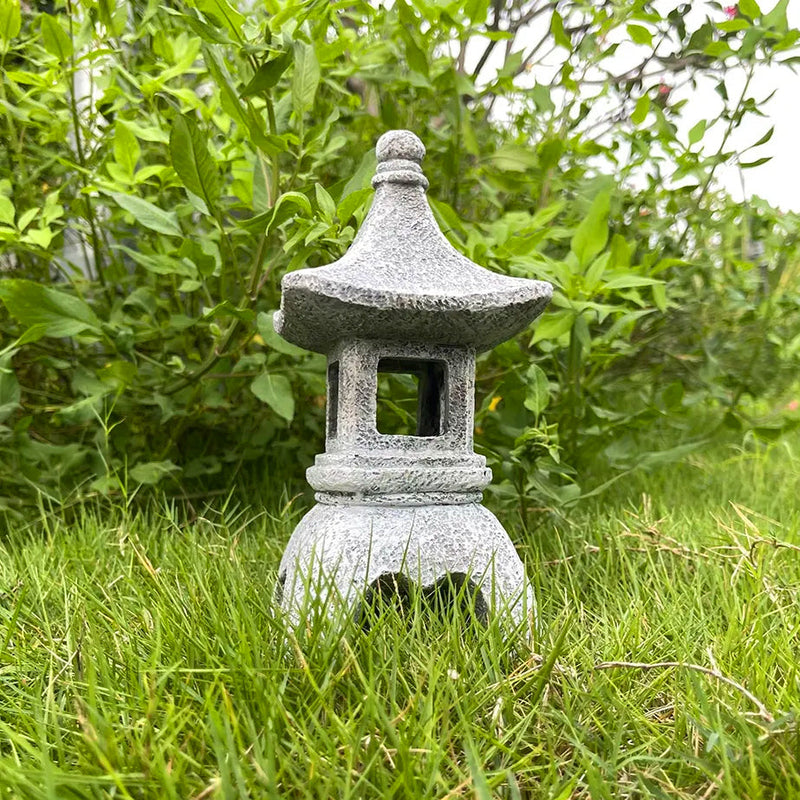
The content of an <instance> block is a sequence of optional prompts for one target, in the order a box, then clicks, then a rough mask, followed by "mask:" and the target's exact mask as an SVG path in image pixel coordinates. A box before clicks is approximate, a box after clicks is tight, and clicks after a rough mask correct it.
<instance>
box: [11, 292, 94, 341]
mask: <svg viewBox="0 0 800 800" xmlns="http://www.w3.org/2000/svg"><path fill="white" fill-rule="evenodd" d="M0 300H2V301H3V302H4V303H5V306H6V309H7V310H8V313H9V314H10V315H11V316H12V317H13V318H14V319H16V320H17V322H21V323H22V324H23V325H28V326H31V327H33V326H36V327H37V333H38V335H37V337H36V338H40V337H41V336H50V337H53V338H61V337H63V336H76V335H77V334H79V333H83V332H84V331H91V332H92V333H94V334H97V335H102V331H101V323H100V320H99V319H98V318H97V316H96V315H95V313H94V311H92V309H91V308H90V307H89V306H88V305H87V304H86V303H85V302H84V301H83V300H81V299H80V298H78V297H75V296H74V295H71V294H67V293H66V292H61V291H59V290H58V289H53V288H51V287H49V286H43V285H42V284H40V283H35V282H34V281H28V280H24V279H22V278H7V279H6V280H3V281H0ZM29 341H33V340H29Z"/></svg>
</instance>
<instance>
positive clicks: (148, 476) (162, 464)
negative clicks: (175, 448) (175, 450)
mask: <svg viewBox="0 0 800 800" xmlns="http://www.w3.org/2000/svg"><path fill="white" fill-rule="evenodd" d="M179 469H180V467H178V466H177V465H176V464H173V463H172V461H147V462H145V463H143V464H137V465H136V466H135V467H134V468H133V469H132V470H130V471H129V472H128V475H129V476H130V477H131V478H133V480H134V481H136V483H144V484H147V485H148V486H154V485H155V484H157V483H159V481H161V480H163V479H164V478H166V477H167V476H168V475H170V474H171V473H173V472H176V471H178V470H179Z"/></svg>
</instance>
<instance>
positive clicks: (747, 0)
mask: <svg viewBox="0 0 800 800" xmlns="http://www.w3.org/2000/svg"><path fill="white" fill-rule="evenodd" d="M738 9H739V13H740V14H744V15H745V16H746V17H749V18H750V19H752V20H754V19H756V18H757V17H760V16H761V9H760V8H759V7H758V3H757V2H756V0H739V3H738Z"/></svg>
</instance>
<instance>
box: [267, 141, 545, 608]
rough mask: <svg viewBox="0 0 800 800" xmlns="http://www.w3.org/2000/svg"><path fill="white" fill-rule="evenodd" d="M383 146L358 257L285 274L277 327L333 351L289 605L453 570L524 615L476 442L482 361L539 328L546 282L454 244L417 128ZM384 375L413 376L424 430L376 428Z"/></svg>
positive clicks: (292, 560)
mask: <svg viewBox="0 0 800 800" xmlns="http://www.w3.org/2000/svg"><path fill="white" fill-rule="evenodd" d="M376 153H377V157H378V168H377V172H376V175H375V178H374V180H373V186H375V189H376V192H375V199H374V201H373V204H372V207H371V209H370V211H369V214H368V215H367V218H366V219H365V221H364V224H363V226H362V228H361V230H360V231H359V234H358V236H357V237H356V240H355V241H354V243H353V245H352V247H351V248H350V250H348V252H347V253H346V254H345V256H344V257H343V258H341V259H340V260H339V261H337V262H335V263H333V264H331V265H329V266H326V267H317V268H315V269H304V270H298V271H297V272H293V273H289V274H288V275H286V276H284V278H283V281H282V283H281V289H282V297H281V310H280V312H278V313H277V314H276V315H275V328H276V330H277V331H278V332H279V333H280V334H281V335H282V336H284V337H285V338H286V339H287V340H289V341H291V342H293V343H294V344H298V345H300V346H302V347H306V348H308V349H311V350H316V351H318V352H321V353H325V354H326V355H327V357H328V411H327V414H328V419H327V437H326V446H325V452H324V453H322V454H320V455H318V456H317V458H316V461H315V464H314V465H313V466H312V467H310V468H309V470H308V472H307V477H308V481H309V483H310V484H311V486H312V487H313V488H314V489H315V492H316V499H317V501H318V505H316V506H315V507H314V508H313V509H311V511H310V512H309V513H308V514H306V516H305V517H304V518H303V520H302V521H301V522H300V524H299V525H298V526H297V528H296V529H295V531H294V533H293V534H292V537H291V540H290V542H289V544H288V546H287V548H286V551H285V553H284V555H283V559H282V561H281V565H280V573H279V579H280V587H281V588H280V595H281V602H282V605H283V607H284V609H285V610H286V611H287V612H288V614H289V615H290V617H291V618H292V619H293V620H294V621H299V620H300V619H301V618H302V616H303V613H304V608H306V606H305V604H306V603H307V602H308V601H309V600H312V601H313V600H314V599H321V600H322V601H323V602H326V603H327V604H328V607H329V608H330V610H331V612H333V610H334V609H335V607H336V606H337V605H339V604H344V605H345V606H346V607H350V608H357V607H358V603H359V602H360V599H361V598H362V597H363V595H364V593H365V592H367V591H368V590H369V589H370V587H373V586H376V585H380V584H381V583H382V582H385V579H386V578H387V577H392V576H403V577H404V579H405V580H406V581H407V582H408V583H410V585H411V586H415V587H418V588H419V589H422V590H424V589H428V588H430V587H432V586H435V585H437V584H438V583H439V582H441V581H442V580H443V579H445V578H447V576H455V577H458V578H459V579H468V580H469V581H471V583H472V587H473V588H474V589H475V591H476V592H477V594H478V599H479V601H480V604H481V606H482V607H483V608H485V609H486V611H487V612H488V613H491V612H494V611H497V610H498V609H500V608H502V609H504V611H506V612H508V613H509V614H510V616H511V618H512V619H513V620H514V621H515V622H520V621H522V620H523V618H525V617H526V615H528V614H530V613H532V612H533V610H534V607H535V604H534V598H533V594H532V592H531V589H530V586H529V584H528V582H527V581H526V579H525V573H524V568H523V566H522V562H521V561H520V558H519V556H518V555H517V553H516V551H515V550H514V547H513V545H512V543H511V541H510V539H509V537H508V534H507V533H506V532H505V531H504V530H503V527H502V526H501V525H500V523H499V522H498V521H497V519H496V518H495V517H494V515H493V514H492V513H491V512H490V511H488V510H487V509H486V508H484V507H483V506H481V505H480V501H481V498H482V494H483V489H484V488H485V487H486V485H487V484H488V483H489V481H490V480H491V472H490V471H489V470H488V469H487V467H486V461H485V459H484V458H483V457H482V456H479V455H477V454H476V453H474V452H473V449H472V429H473V424H474V392H475V385H474V379H475V355H476V353H477V352H480V351H481V350H484V349H488V348H490V347H493V346H494V345H495V344H498V343H499V342H501V341H503V340H505V339H507V338H509V337H511V336H513V335H514V334H516V333H517V332H519V331H520V330H522V329H523V328H525V327H526V326H527V325H528V324H530V322H531V321H532V320H533V319H535V318H536V317H537V316H538V315H539V314H540V313H541V312H542V310H543V309H544V306H545V305H546V304H547V302H548V300H549V299H550V296H551V294H552V287H551V286H550V284H548V283H544V282H542V281H530V280H524V279H520V278H510V277H508V276H505V275H498V274H495V273H492V272H489V271H488V270H486V269H484V268H483V267H480V266H478V265H477V264H473V263H472V262H471V261H469V260H468V259H467V258H465V257H464V256H463V255H461V254H460V253H458V251H456V250H455V249H454V248H453V247H452V245H450V243H449V242H448V241H447V240H446V239H445V237H444V235H443V234H442V233H441V231H440V230H439V228H438V226H437V225H436V222H435V220H434V218H433V214H432V213H431V210H430V207H429V205H428V202H427V199H426V197H425V189H426V188H427V185H428V182H427V180H426V178H425V176H424V175H423V173H422V169H421V167H420V162H421V160H422V157H423V155H424V153H425V148H424V146H423V144H422V142H421V141H420V140H419V139H418V138H417V137H416V136H415V135H414V134H413V133H411V132H409V131H391V132H389V133H387V134H385V135H384V136H382V137H381V138H380V140H379V141H378V145H377V148H376ZM381 372H400V373H406V374H410V375H412V376H414V377H415V378H416V379H417V380H418V385H419V402H418V409H417V431H416V435H412V436H409V435H403V436H400V435H391V434H386V433H381V432H379V431H378V429H377V424H376V413H377V386H378V374H379V373H381ZM315 595H322V596H321V597H316V598H315Z"/></svg>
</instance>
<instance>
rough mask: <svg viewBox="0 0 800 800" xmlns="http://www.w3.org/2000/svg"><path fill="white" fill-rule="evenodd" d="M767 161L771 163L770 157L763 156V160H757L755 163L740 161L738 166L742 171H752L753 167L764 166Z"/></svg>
mask: <svg viewBox="0 0 800 800" xmlns="http://www.w3.org/2000/svg"><path fill="white" fill-rule="evenodd" d="M767 161H772V156H764V158H757V159H756V160H755V161H740V162H739V166H740V167H741V168H742V169H752V168H753V167H760V166H761V165H762V164H766V163H767Z"/></svg>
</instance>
